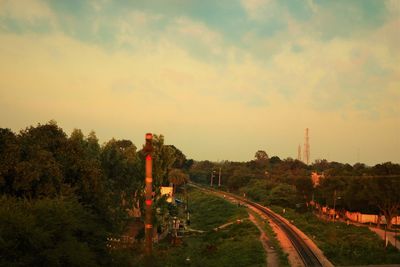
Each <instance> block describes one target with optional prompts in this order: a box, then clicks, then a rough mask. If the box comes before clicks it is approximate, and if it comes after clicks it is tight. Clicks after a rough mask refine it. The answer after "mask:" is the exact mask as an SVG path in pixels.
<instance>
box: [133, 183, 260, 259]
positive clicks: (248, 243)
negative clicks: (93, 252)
mask: <svg viewBox="0 0 400 267" xmlns="http://www.w3.org/2000/svg"><path fill="white" fill-rule="evenodd" d="M189 209H190V210H191V212H192V213H191V214H192V216H191V225H190V227H191V228H192V229H196V230H203V231H205V232H204V233H202V234H192V235H187V236H185V237H184V239H183V244H182V245H179V246H171V244H170V243H169V242H168V241H167V240H164V241H163V242H160V243H159V244H156V245H155V246H154V255H155V257H154V259H153V261H152V263H153V266H202V267H203V266H219V267H221V266H265V252H264V249H263V247H262V244H261V242H260V241H259V239H258V238H259V235H260V233H259V231H258V229H257V228H256V226H254V225H253V224H252V223H251V222H250V221H249V220H244V221H243V222H242V223H240V224H238V223H234V224H232V225H230V226H227V227H226V228H223V229H220V230H218V231H214V230H213V229H214V228H216V227H218V226H220V225H222V224H225V223H227V222H231V221H236V219H239V218H241V219H243V218H247V217H248V214H247V212H246V210H245V209H244V208H242V207H237V206H236V205H234V204H231V203H229V202H227V201H225V200H223V199H221V198H219V197H216V196H212V195H209V194H205V193H203V192H201V191H199V190H197V189H190V190H189ZM139 265H140V264H139Z"/></svg>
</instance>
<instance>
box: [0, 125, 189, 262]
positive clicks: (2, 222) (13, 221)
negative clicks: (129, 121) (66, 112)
mask: <svg viewBox="0 0 400 267" xmlns="http://www.w3.org/2000/svg"><path fill="white" fill-rule="evenodd" d="M143 139H144V138H143ZM143 141H144V140H143ZM153 145H154V148H155V149H154V170H153V175H154V182H155V188H158V187H159V186H160V185H168V184H169V180H171V179H172V180H173V178H174V177H172V178H171V177H170V176H171V175H169V172H171V170H174V169H175V170H174V171H172V174H175V176H176V174H178V176H179V175H180V174H181V173H179V171H177V170H178V169H182V168H184V167H188V166H189V165H190V164H191V161H187V160H186V157H185V155H183V153H182V152H181V151H180V150H179V149H177V148H175V147H174V146H171V145H164V138H163V136H162V135H155V136H154V142H153ZM188 164H189V165H188ZM144 172H145V170H144V154H143V153H142V151H141V150H140V149H138V148H137V147H136V146H135V145H134V144H133V143H132V142H131V141H130V140H115V139H111V140H110V141H108V142H106V143H104V144H102V145H100V144H99V141H98V139H97V137H96V135H95V133H94V132H90V133H89V134H88V135H87V136H85V135H84V134H83V133H82V131H81V130H78V129H75V130H74V131H73V132H72V133H71V135H70V136H67V134H66V133H65V132H64V131H63V130H62V129H61V128H60V127H59V126H58V125H57V124H56V123H55V122H54V121H50V122H49V123H47V124H43V125H42V124H38V125H37V126H35V127H33V126H31V127H28V128H26V129H24V130H22V131H20V132H19V133H17V134H16V133H14V132H12V131H11V130H10V129H4V128H0V194H1V198H0V254H1V257H0V266H99V265H100V266H118V265H119V266H124V265H127V266H129V265H131V264H132V260H131V257H134V256H135V255H132V253H131V254H129V255H128V254H121V253H119V252H113V251H108V250H107V247H106V241H107V237H108V236H111V235H119V234H122V233H123V232H124V230H125V227H126V225H127V222H128V221H129V216H128V211H129V209H131V208H132V207H133V205H138V204H139V207H143V205H140V204H141V203H142V202H143V196H142V192H143V186H144V184H143V182H144ZM175 180H176V177H175Z"/></svg>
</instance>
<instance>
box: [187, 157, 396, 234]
mask: <svg viewBox="0 0 400 267" xmlns="http://www.w3.org/2000/svg"><path fill="white" fill-rule="evenodd" d="M220 170H221V180H222V183H221V184H222V189H225V190H228V191H232V192H236V193H240V194H245V195H246V196H247V197H249V198H251V199H253V200H255V201H258V202H261V203H263V204H266V205H278V206H282V207H292V208H296V207H297V208H300V209H301V208H305V207H306V203H307V202H309V201H311V200H315V201H316V202H318V203H320V204H322V205H328V206H330V207H331V208H332V207H333V206H335V208H336V209H343V210H344V209H346V210H349V211H359V212H364V213H373V214H382V215H385V217H386V219H387V221H390V218H392V217H393V216H395V215H396V214H399V210H400V165H399V164H395V163H391V162H386V163H382V164H377V165H375V166H366V165H365V164H362V163H356V164H354V165H350V164H342V163H339V162H328V161H327V160H317V161H315V162H314V163H312V164H311V165H306V164H304V163H303V162H301V161H299V160H295V159H292V158H287V159H283V160H282V159H280V158H279V157H277V156H273V157H271V158H269V157H268V154H267V153H266V152H265V151H262V150H260V151H257V152H256V154H255V157H254V160H250V161H248V162H229V161H222V162H210V161H200V162H195V163H194V164H193V165H192V167H191V168H190V171H189V174H190V177H191V179H192V180H193V181H196V182H199V183H204V184H210V180H211V174H212V172H214V174H213V176H214V182H213V185H214V186H217V185H218V179H219V172H220ZM312 172H317V173H319V174H323V178H321V179H320V181H319V184H313V182H312V179H311V173H312ZM389 226H390V225H389Z"/></svg>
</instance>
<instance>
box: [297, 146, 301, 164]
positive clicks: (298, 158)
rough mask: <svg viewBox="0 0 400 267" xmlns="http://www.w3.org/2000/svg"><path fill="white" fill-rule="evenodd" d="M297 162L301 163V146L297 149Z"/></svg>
mask: <svg viewBox="0 0 400 267" xmlns="http://www.w3.org/2000/svg"><path fill="white" fill-rule="evenodd" d="M297 160H299V161H301V145H299V147H298V148H297Z"/></svg>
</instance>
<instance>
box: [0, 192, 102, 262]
mask: <svg viewBox="0 0 400 267" xmlns="http://www.w3.org/2000/svg"><path fill="white" fill-rule="evenodd" d="M0 218H2V219H1V220H0V236H1V239H0V251H1V255H2V257H1V258H0V265H1V266H96V265H98V264H106V261H107V258H106V257H107V251H105V247H106V246H105V241H106V235H105V232H104V231H103V230H102V228H101V227H99V225H98V224H97V223H96V222H95V220H94V218H93V217H92V216H91V214H88V213H87V212H86V211H85V210H84V208H83V207H82V206H81V205H80V204H79V203H78V202H77V201H74V200H60V199H42V200H37V201H33V202H29V201H27V200H17V199H15V198H6V197H2V198H1V200H0Z"/></svg>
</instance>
